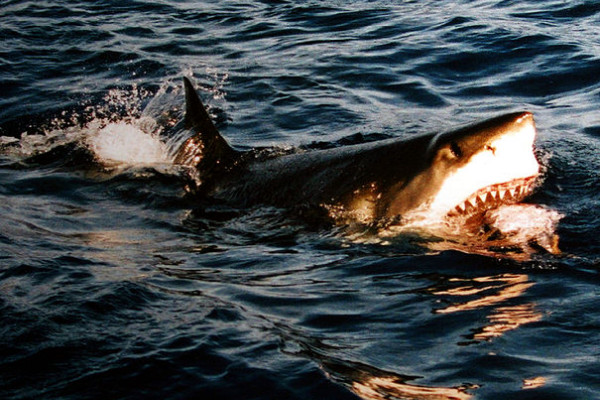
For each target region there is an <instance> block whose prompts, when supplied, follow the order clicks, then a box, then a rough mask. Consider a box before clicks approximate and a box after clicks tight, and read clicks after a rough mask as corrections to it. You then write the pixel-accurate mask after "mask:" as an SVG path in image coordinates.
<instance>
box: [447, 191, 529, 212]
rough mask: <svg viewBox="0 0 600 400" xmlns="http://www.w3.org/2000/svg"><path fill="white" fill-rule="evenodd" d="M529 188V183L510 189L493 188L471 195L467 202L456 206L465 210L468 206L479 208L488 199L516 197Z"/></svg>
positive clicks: (497, 199)
mask: <svg viewBox="0 0 600 400" xmlns="http://www.w3.org/2000/svg"><path fill="white" fill-rule="evenodd" d="M528 190H529V185H527V186H516V187H514V188H510V189H499V190H492V191H489V192H485V193H480V194H477V195H475V196H473V197H470V198H469V199H467V200H466V201H465V202H463V203H460V204H459V205H457V206H456V211H458V212H465V210H466V209H467V208H468V207H473V208H477V207H479V206H482V205H485V203H486V202H488V201H505V200H510V199H516V198H518V197H520V196H521V195H523V194H525V193H527V192H528Z"/></svg>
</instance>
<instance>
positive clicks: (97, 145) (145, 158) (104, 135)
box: [86, 121, 170, 164]
mask: <svg viewBox="0 0 600 400" xmlns="http://www.w3.org/2000/svg"><path fill="white" fill-rule="evenodd" d="M138 125H139V121H138V123H136V121H132V122H125V121H120V122H112V123H109V124H107V125H105V126H103V127H99V128H98V129H90V132H89V135H88V137H87V140H86V141H87V144H88V146H89V148H90V149H91V150H92V151H93V152H94V154H95V155H96V157H97V158H98V160H99V161H100V162H109V163H114V162H117V163H124V164H162V163H168V162H170V157H169V151H168V148H167V145H166V144H165V143H163V142H162V141H161V140H160V138H159V137H158V135H157V134H152V133H147V132H145V131H143V130H142V129H141V128H140V127H139V126H138Z"/></svg>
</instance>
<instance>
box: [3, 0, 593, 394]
mask: <svg viewBox="0 0 600 400" xmlns="http://www.w3.org/2000/svg"><path fill="white" fill-rule="evenodd" d="M0 20H1V21H2V23H1V24H0V38H1V42H2V46H0V93H1V95H0V215H1V216H2V218H1V219H0V317H1V323H0V337H1V339H0V343H1V345H0V397H2V398H7V399H8V398H10V399H30V398H44V399H82V398H102V399H106V398H119V399H133V398H145V399H148V398H150V399H152V398H157V399H158V398H161V399H163V398H169V399H187V398H199V397H202V398H207V399H208V398H211V399H234V398H235V399H237V398H243V399H282V398H286V399H356V398H362V399H377V400H379V399H390V398H393V399H414V400H416V399H431V400H433V399H469V398H477V399H506V398H511V399H592V398H597V397H598V393H599V392H600V372H599V371H600V370H599V369H598V359H599V357H600V352H599V347H598V343H600V329H599V328H600V310H599V309H598V296H599V294H600V290H599V286H598V284H599V282H600V276H599V269H598V262H599V260H600V238H599V236H598V234H597V232H598V231H599V228H600V211H599V210H600V208H599V207H598V198H599V197H598V196H599V195H600V192H599V189H598V188H599V187H600V175H599V172H598V171H600V161H599V158H598V154H599V152H600V116H599V114H598V111H597V110H598V107H599V106H600V81H599V80H598V77H599V76H600V7H599V6H598V4H597V3H596V2H594V1H591V0H587V1H586V0H580V1H574V2H564V1H562V0H543V1H532V0H522V1H511V0H475V1H466V0H460V1H430V0H426V1H400V2H389V1H383V0H375V1H363V0H356V1H350V2H340V1H326V2H322V1H321V2H317V1H306V2H291V1H287V0H279V1H267V0H263V1H257V0H252V1H250V0H226V1H201V2H193V1H185V0H183V1H182V0H162V1H150V0H137V1H125V2H123V1H114V0H103V1H95V2H79V1H74V0H58V1H35V2H34V1H31V0H4V1H3V2H2V4H1V5H0ZM183 75H186V76H193V78H194V80H195V81H196V82H197V83H198V86H199V89H200V94H201V96H202V98H203V100H205V102H206V103H207V104H208V106H209V110H210V112H211V114H212V115H213V117H214V118H215V120H216V121H217V125H218V126H219V129H220V130H221V131H222V132H223V134H224V135H225V136H226V137H227V139H228V140H229V141H230V142H231V143H232V144H233V145H234V146H235V147H236V148H239V149H248V148H252V147H256V146H278V147H281V148H283V149H289V148H290V147H291V146H299V145H301V146H305V147H323V146H328V145H331V144H332V143H333V144H340V143H345V142H352V141H356V140H362V139H363V138H381V137H390V136H393V137H401V136H409V135H414V134H417V133H420V132H427V131H439V130H444V129H448V128H450V127H452V126H455V125H458V124H462V123H466V122H470V121H473V120H477V119H479V118H485V117H488V116H490V115H493V114H496V113H499V112H506V111H514V110H521V109H527V110H530V111H532V112H533V113H534V115H535V118H536V123H537V126H538V129H539V138H538V142H537V153H538V157H539V158H540V161H541V162H542V163H543V164H544V174H545V180H544V181H543V183H542V185H541V187H540V188H539V189H538V191H537V193H536V194H535V195H534V196H533V197H532V198H531V199H530V202H531V203H532V204H535V205H536V206H538V207H541V208H544V209H548V210H555V211H556V212H558V213H560V214H561V215H563V218H562V219H561V220H560V223H559V225H558V231H557V234H558V235H559V236H560V248H561V250H562V254H561V255H552V254H546V253H543V252H542V253H540V254H536V255H535V256H534V257H533V258H532V259H530V260H529V261H524V260H523V259H521V260H515V259H512V258H510V257H505V258H500V257H494V256H484V255H477V254H470V253H464V252H459V251H452V250H440V251H432V250H427V249H424V248H422V247H421V246H419V245H418V243H417V244H415V241H414V240H413V239H414V238H406V237H404V238H402V237H401V238H396V240H389V243H387V244H382V243H380V242H371V241H358V242H357V241H353V240H351V239H350V238H347V237H344V236H343V235H340V234H339V232H337V231H336V230H335V229H334V230H331V231H327V230H325V231H322V230H319V231H314V230H311V229H308V228H307V227H306V226H304V225H303V224H302V223H300V222H298V221H296V220H289V219H288V218H287V217H286V216H285V215H282V213H281V212H280V210H275V209H270V208H265V207H263V208H254V209H251V210H245V212H243V213H240V212H238V211H236V210H230V209H227V208H222V209H221V208H218V207H217V208H216V209H212V210H208V211H206V210H200V209H198V207H197V204H195V203H194V201H193V199H190V198H189V197H186V196H185V195H184V190H183V186H184V182H183V180H182V179H181V175H180V174H179V171H178V170H177V168H176V167H174V166H173V165H170V163H169V162H168V161H165V160H169V157H170V156H171V155H172V154H171V153H170V152H171V151H172V149H173V148H175V147H176V145H177V143H180V142H181V140H182V139H183V137H182V135H184V133H182V132H178V133H176V134H173V130H170V129H168V128H165V126H167V127H168V126H170V125H173V124H174V123H175V122H176V121H177V119H178V118H180V117H181V105H182V101H183V98H182V95H181V88H180V83H181V76H183ZM176 126H177V125H176ZM149 146H150V147H152V146H154V147H152V149H153V152H152V153H148V152H147V150H148V148H149ZM102 149H109V150H110V154H109V153H107V152H103V151H104V150H102ZM115 150H120V151H115ZM145 151H146V152H145ZM144 152H145V153H144ZM142 153H143V154H142ZM142 156H144V157H146V158H144V162H141V161H140V158H139V157H142ZM148 157H149V158H148Z"/></svg>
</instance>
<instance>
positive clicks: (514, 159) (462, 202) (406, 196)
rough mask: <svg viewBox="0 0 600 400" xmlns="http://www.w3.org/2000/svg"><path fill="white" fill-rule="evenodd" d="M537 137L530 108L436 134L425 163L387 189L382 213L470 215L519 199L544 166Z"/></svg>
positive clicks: (443, 216)
mask: <svg viewBox="0 0 600 400" xmlns="http://www.w3.org/2000/svg"><path fill="white" fill-rule="evenodd" d="M535 136H536V129H535V124H534V121H533V115H532V114H531V113H529V112H517V113H511V114H505V115H502V116H499V117H496V118H492V119H489V120H486V121H483V122H480V123H477V124H474V125H470V126H466V127H464V128H460V129H458V130H455V131H451V132H445V133H440V134H436V135H432V136H431V137H430V139H429V141H428V142H427V147H426V149H425V151H424V157H423V158H422V160H423V163H422V165H421V167H420V168H419V169H418V170H417V172H416V173H415V174H414V175H413V177H412V178H411V179H408V180H405V181H404V182H401V183H399V184H396V185H395V186H392V187H390V188H389V190H388V191H387V193H386V195H385V196H383V198H382V200H383V202H382V204H381V206H380V215H382V216H384V217H393V216H396V215H403V216H406V215H407V213H419V214H420V215H425V216H426V217H427V218H436V219H439V218H446V217H457V216H462V217H469V216H472V215H475V214H481V213H483V212H485V211H486V210H489V209H492V208H497V207H499V206H500V205H503V204H511V203H516V202H519V201H521V200H522V199H523V198H525V197H526V196H527V195H528V194H530V193H531V191H532V189H533V185H534V182H535V178H536V177H537V175H538V174H539V170H540V167H539V164H538V162H537V160H536V157H535V155H534V151H533V143H534V140H535Z"/></svg>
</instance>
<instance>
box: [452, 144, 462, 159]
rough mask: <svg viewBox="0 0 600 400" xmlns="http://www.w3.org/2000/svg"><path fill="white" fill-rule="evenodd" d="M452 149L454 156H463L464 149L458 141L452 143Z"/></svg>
mask: <svg viewBox="0 0 600 400" xmlns="http://www.w3.org/2000/svg"><path fill="white" fill-rule="evenodd" d="M450 151H451V152H452V155H453V156H454V157H456V158H460V157H462V150H461V148H460V146H459V145H458V143H456V142H452V143H450Z"/></svg>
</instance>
